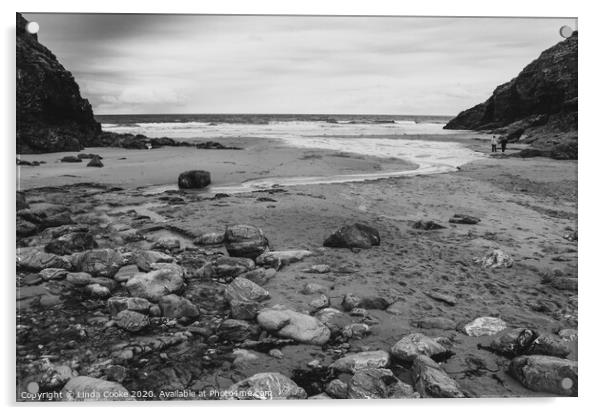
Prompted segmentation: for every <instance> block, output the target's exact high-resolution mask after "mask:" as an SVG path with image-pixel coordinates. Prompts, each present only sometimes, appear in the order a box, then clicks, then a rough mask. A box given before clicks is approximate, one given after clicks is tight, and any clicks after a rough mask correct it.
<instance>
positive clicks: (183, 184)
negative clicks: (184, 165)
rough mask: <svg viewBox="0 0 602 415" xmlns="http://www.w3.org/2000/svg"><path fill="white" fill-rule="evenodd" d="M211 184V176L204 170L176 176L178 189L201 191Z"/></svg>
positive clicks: (190, 171) (186, 172)
mask: <svg viewBox="0 0 602 415" xmlns="http://www.w3.org/2000/svg"><path fill="white" fill-rule="evenodd" d="M210 184H211V174H209V172H208V171H204V170H189V171H185V172H184V173H180V175H179V176H178V187H179V188H180V189H202V188H203V187H207V186H209V185H210Z"/></svg>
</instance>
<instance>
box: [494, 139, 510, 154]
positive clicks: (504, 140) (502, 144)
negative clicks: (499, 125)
mask: <svg viewBox="0 0 602 415" xmlns="http://www.w3.org/2000/svg"><path fill="white" fill-rule="evenodd" d="M498 144H499V145H501V147H502V153H504V152H505V151H506V144H508V139H507V138H506V137H502V136H495V135H494V136H492V137H491V152H492V153H497V146H498Z"/></svg>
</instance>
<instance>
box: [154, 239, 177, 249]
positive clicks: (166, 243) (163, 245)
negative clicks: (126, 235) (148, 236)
mask: <svg viewBox="0 0 602 415" xmlns="http://www.w3.org/2000/svg"><path fill="white" fill-rule="evenodd" d="M151 248H152V249H158V250H161V251H171V250H172V249H180V240H179V239H178V238H161V239H159V240H158V241H156V242H155V243H154V244H153V246H152V247H151Z"/></svg>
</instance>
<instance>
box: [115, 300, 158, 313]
mask: <svg viewBox="0 0 602 415" xmlns="http://www.w3.org/2000/svg"><path fill="white" fill-rule="evenodd" d="M151 305H152V304H151V303H150V302H149V301H148V300H147V299H145V298H139V297H111V298H109V299H108V300H107V309H108V310H109V313H111V315H113V316H114V315H116V314H118V313H119V312H120V311H123V310H130V311H136V312H137V313H142V314H147V313H148V311H149V309H150V307H151Z"/></svg>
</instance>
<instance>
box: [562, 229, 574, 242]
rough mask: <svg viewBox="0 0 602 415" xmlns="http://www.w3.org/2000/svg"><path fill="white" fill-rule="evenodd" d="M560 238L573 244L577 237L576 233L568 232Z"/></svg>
mask: <svg viewBox="0 0 602 415" xmlns="http://www.w3.org/2000/svg"><path fill="white" fill-rule="evenodd" d="M562 237H563V238H564V239H566V240H567V241H570V242H575V241H576V240H577V237H578V235H577V231H570V232H568V233H565V234H564V235H562Z"/></svg>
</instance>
